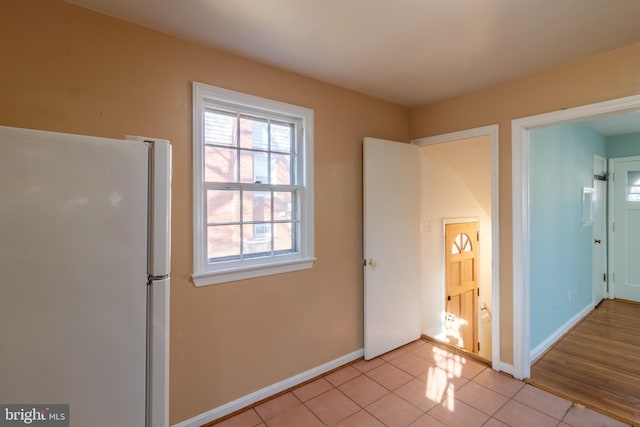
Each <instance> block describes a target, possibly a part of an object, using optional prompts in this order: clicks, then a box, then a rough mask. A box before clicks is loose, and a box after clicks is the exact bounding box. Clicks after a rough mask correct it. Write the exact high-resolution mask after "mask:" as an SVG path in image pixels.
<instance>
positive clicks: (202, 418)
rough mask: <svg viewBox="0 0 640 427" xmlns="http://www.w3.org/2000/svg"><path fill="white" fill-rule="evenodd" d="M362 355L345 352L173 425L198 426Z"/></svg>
mask: <svg viewBox="0 0 640 427" xmlns="http://www.w3.org/2000/svg"><path fill="white" fill-rule="evenodd" d="M363 355H364V349H360V350H356V351H354V352H352V353H349V354H345V355H344V356H341V357H338V358H337V359H334V360H331V361H329V362H327V363H325V364H323V365H320V366H316V367H315V368H311V369H309V370H308V371H304V372H301V373H299V374H297V375H294V376H292V377H289V378H286V379H284V380H282V381H279V382H277V383H275V384H271V385H269V386H267V387H264V388H261V389H260V390H257V391H255V392H253V393H250V394H247V395H246V396H243V397H241V398H239V399H236V400H234V401H232V402H229V403H225V404H224V405H222V406H218V407H217V408H214V409H212V410H210V411H207V412H204V413H202V414H200V415H196V416H195V417H193V418H190V419H188V420H185V421H182V422H180V423H178V424H174V425H173V427H200V426H201V425H203V424H206V423H209V422H211V421H214V420H217V419H218V418H222V417H224V416H225V415H229V414H232V413H234V412H236V411H239V410H241V409H244V408H246V407H248V406H250V405H252V404H254V403H256V402H259V401H261V400H263V399H266V398H268V397H271V396H274V395H276V394H278V393H280V392H282V391H285V390H287V389H290V388H291V387H295V386H297V385H299V384H302V383H303V382H305V381H309V380H310V379H313V378H315V377H318V376H320V375H323V374H326V373H327V372H329V371H331V370H333V369H336V368H339V367H341V366H343V365H346V364H347V363H350V362H353V361H354V360H358V359H359V358H361V357H362V356H363Z"/></svg>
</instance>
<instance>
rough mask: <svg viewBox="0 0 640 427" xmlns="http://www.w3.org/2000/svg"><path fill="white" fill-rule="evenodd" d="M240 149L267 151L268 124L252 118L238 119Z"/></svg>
mask: <svg viewBox="0 0 640 427" xmlns="http://www.w3.org/2000/svg"><path fill="white" fill-rule="evenodd" d="M240 147H242V148H252V149H256V150H265V151H266V150H268V149H269V123H268V122H267V121H266V120H262V119H256V118H254V117H246V116H243V117H240Z"/></svg>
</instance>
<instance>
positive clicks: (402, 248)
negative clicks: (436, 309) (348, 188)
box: [363, 138, 420, 360]
mask: <svg viewBox="0 0 640 427" xmlns="http://www.w3.org/2000/svg"><path fill="white" fill-rule="evenodd" d="M363 153H364V162H363V169H364V170H363V172H364V177H363V185H364V190H363V193H364V206H363V214H364V257H365V260H364V261H365V266H364V357H365V359H367V360H369V359H372V358H374V357H376V356H378V355H380V354H383V353H386V352H388V351H390V350H393V349H395V348H397V347H400V346H402V345H404V344H407V343H409V342H411V341H414V340H416V339H418V338H419V337H420V183H419V176H420V156H419V147H417V146H414V145H410V144H404V143H399V142H393V141H385V140H381V139H375V138H365V139H364V150H363Z"/></svg>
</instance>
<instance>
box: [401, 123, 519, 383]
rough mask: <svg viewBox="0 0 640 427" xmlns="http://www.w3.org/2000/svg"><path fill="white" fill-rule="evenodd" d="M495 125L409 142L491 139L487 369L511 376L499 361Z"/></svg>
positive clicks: (496, 139) (496, 142)
mask: <svg viewBox="0 0 640 427" xmlns="http://www.w3.org/2000/svg"><path fill="white" fill-rule="evenodd" d="M498 130H499V128H498V125H489V126H483V127H478V128H473V129H467V130H461V131H457V132H451V133H446V134H442V135H436V136H430V137H425V138H418V139H414V140H412V141H411V143H412V144H415V145H419V146H421V147H422V146H425V145H433V144H442V143H445V142H452V141H458V140H461V139H468V138H477V137H481V136H488V137H490V138H491V260H492V271H491V282H492V284H491V305H492V307H491V308H492V313H491V314H492V323H491V367H492V368H493V369H494V370H496V371H504V372H507V373H510V374H512V372H511V370H512V369H511V366H510V365H507V364H504V363H502V362H501V358H500V224H499V215H498V213H499V212H498V208H499V200H498V189H499V185H498V184H499V182H498V178H499V175H498V169H499V163H498V150H499V138H498V136H499V135H498Z"/></svg>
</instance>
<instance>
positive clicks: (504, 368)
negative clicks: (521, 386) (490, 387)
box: [493, 361, 516, 378]
mask: <svg viewBox="0 0 640 427" xmlns="http://www.w3.org/2000/svg"><path fill="white" fill-rule="evenodd" d="M493 370H494V371H498V372H504V373H505V374H509V375H511V376H512V377H514V378H515V377H516V376H515V372H516V370H515V368H514V367H513V365H510V364H508V363H504V362H502V361H501V362H499V363H498V366H497V369H496V367H494V368H493Z"/></svg>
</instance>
